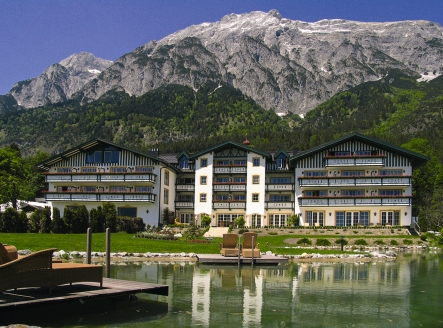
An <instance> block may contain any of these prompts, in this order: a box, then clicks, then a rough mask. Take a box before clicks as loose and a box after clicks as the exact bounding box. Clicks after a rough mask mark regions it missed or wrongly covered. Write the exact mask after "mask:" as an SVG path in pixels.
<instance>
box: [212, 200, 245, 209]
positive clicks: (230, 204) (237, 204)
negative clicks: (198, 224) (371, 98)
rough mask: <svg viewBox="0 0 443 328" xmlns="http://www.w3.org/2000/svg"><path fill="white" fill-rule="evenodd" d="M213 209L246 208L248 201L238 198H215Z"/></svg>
mask: <svg viewBox="0 0 443 328" xmlns="http://www.w3.org/2000/svg"><path fill="white" fill-rule="evenodd" d="M212 208H213V209H246V201H245V200H243V201H237V200H214V201H213V202H212Z"/></svg>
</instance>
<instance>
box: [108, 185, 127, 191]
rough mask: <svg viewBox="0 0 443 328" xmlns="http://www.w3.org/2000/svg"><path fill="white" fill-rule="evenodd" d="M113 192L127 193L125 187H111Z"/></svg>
mask: <svg viewBox="0 0 443 328" xmlns="http://www.w3.org/2000/svg"><path fill="white" fill-rule="evenodd" d="M109 190H110V191H111V192H126V187H124V186H111V187H110V188H109Z"/></svg>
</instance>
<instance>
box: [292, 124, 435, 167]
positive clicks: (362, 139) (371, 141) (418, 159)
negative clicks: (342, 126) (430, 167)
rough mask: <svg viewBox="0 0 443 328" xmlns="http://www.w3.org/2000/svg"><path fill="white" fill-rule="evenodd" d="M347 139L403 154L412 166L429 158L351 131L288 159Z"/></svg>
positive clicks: (328, 147)
mask: <svg viewBox="0 0 443 328" xmlns="http://www.w3.org/2000/svg"><path fill="white" fill-rule="evenodd" d="M348 141H360V142H363V143H366V144H368V145H371V146H374V147H377V148H380V149H383V150H386V151H389V152H391V153H394V154H398V155H401V156H404V157H406V158H409V159H410V160H411V164H412V166H413V167H417V166H420V165H422V164H424V163H426V162H427V161H428V160H429V157H427V156H425V155H422V154H419V153H416V152H413V151H410V150H408V149H406V148H402V147H398V146H395V145H393V144H390V143H387V142H384V141H381V140H379V139H375V138H372V137H369V136H365V135H364V134H361V133H358V132H353V133H351V134H348V135H346V136H344V137H341V138H338V139H335V140H333V141H330V142H327V143H324V144H322V145H319V146H317V147H314V148H312V149H308V150H306V151H304V152H301V153H298V154H296V155H295V156H292V157H291V158H290V159H289V160H290V162H291V163H292V162H293V161H297V160H300V159H303V158H306V157H310V156H312V155H314V154H316V153H319V152H321V151H325V150H328V149H330V148H332V147H335V146H337V145H340V144H343V143H345V142H348Z"/></svg>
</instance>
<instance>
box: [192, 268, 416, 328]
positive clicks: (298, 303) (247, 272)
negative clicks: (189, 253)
mask: <svg viewBox="0 0 443 328" xmlns="http://www.w3.org/2000/svg"><path fill="white" fill-rule="evenodd" d="M195 268H196V271H195V272H194V276H193V282H192V283H193V286H192V322H193V324H200V325H203V326H204V325H209V324H210V323H211V322H224V323H225V324H226V326H244V327H247V326H257V325H263V324H264V322H262V321H263V320H264V318H267V317H268V318H269V317H271V316H275V314H276V313H275V312H277V313H278V314H280V313H281V315H282V321H286V320H290V321H291V322H292V323H294V324H295V323H297V324H298V325H300V324H301V325H302V326H309V325H310V324H311V323H312V322H319V321H318V320H319V317H322V318H324V319H323V320H324V321H323V324H325V325H333V324H334V323H336V322H346V318H343V317H346V316H350V315H351V316H353V320H351V321H352V322H355V319H357V320H358V321H360V319H361V322H364V320H365V318H366V317H368V316H371V317H373V316H375V317H379V318H385V317H386V318H390V320H393V321H394V322H397V323H398V325H399V326H401V327H403V326H408V320H409V319H408V317H409V316H408V309H409V287H410V272H409V271H410V270H409V266H408V264H407V263H406V262H404V263H364V264H363V263H362V264H359V263H306V264H292V265H291V266H288V267H276V268H260V267H255V268H253V269H252V268H250V267H248V268H245V267H242V268H241V269H240V270H239V269H238V268H235V267H229V268H220V267H214V268H211V267H208V268H206V270H205V271H202V270H200V269H198V266H196V267H195ZM227 310H229V313H231V314H230V315H229V316H226V313H227ZM343 320H344V321H343ZM388 320H389V319H388Z"/></svg>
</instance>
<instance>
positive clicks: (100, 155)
mask: <svg viewBox="0 0 443 328" xmlns="http://www.w3.org/2000/svg"><path fill="white" fill-rule="evenodd" d="M119 160H120V150H118V149H117V148H115V147H112V146H106V147H103V148H102V149H97V148H96V149H95V150H91V151H89V152H88V153H87V154H86V163H119Z"/></svg>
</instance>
